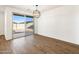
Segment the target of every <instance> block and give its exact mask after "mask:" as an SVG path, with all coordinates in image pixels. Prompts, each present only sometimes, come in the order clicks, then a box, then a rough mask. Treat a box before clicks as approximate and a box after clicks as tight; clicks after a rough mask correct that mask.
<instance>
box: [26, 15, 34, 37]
mask: <svg viewBox="0 0 79 59" xmlns="http://www.w3.org/2000/svg"><path fill="white" fill-rule="evenodd" d="M33 28H34V25H33V18H32V17H30V16H26V27H25V30H26V36H27V35H31V34H33V31H34V30H33Z"/></svg>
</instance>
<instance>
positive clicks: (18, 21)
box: [12, 14, 34, 39]
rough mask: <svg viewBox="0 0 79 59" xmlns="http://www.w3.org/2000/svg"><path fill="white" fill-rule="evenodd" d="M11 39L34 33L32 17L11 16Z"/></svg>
mask: <svg viewBox="0 0 79 59" xmlns="http://www.w3.org/2000/svg"><path fill="white" fill-rule="evenodd" d="M12 20H13V21H12V24H13V30H12V32H13V39H15V38H21V37H25V36H29V35H33V33H34V22H33V17H32V16H27V15H21V14H13V16H12Z"/></svg>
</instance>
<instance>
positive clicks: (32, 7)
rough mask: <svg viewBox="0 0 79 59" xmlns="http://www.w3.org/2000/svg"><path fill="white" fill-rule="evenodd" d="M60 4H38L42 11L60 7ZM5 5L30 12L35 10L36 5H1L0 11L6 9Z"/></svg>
mask: <svg viewBox="0 0 79 59" xmlns="http://www.w3.org/2000/svg"><path fill="white" fill-rule="evenodd" d="M59 6H60V5H38V10H39V11H40V12H45V11H47V10H51V9H54V8H57V7H59ZM5 7H11V8H16V9H19V10H24V11H28V12H30V13H32V12H33V10H35V9H36V8H35V5H0V12H3V11H4V10H5V9H4V8H5Z"/></svg>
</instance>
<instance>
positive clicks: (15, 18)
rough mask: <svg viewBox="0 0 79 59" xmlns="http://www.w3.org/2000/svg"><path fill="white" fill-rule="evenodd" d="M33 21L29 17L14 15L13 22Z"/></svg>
mask: <svg viewBox="0 0 79 59" xmlns="http://www.w3.org/2000/svg"><path fill="white" fill-rule="evenodd" d="M32 20H33V19H32V18H29V17H23V16H16V15H13V22H17V23H20V22H25V21H32Z"/></svg>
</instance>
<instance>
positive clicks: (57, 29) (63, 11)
mask: <svg viewBox="0 0 79 59" xmlns="http://www.w3.org/2000/svg"><path fill="white" fill-rule="evenodd" d="M38 34H40V35H44V36H48V37H51V38H57V39H60V40H63V41H67V42H71V43H75V44H79V6H61V7H58V8H55V9H51V10H49V11H46V12H44V13H42V14H41V17H40V18H39V19H38Z"/></svg>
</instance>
